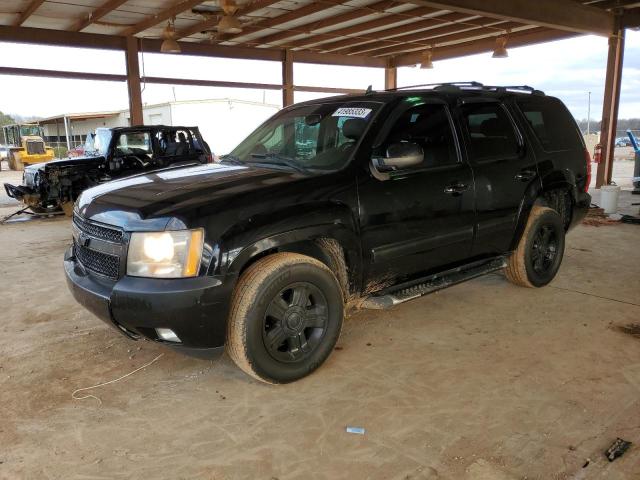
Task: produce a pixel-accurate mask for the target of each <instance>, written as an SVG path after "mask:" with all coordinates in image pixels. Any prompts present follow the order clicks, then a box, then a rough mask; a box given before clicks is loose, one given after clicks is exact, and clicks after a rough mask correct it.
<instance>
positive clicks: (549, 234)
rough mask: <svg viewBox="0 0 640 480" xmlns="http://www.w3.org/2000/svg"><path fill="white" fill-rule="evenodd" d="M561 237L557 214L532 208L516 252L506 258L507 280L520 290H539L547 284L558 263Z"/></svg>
mask: <svg viewBox="0 0 640 480" xmlns="http://www.w3.org/2000/svg"><path fill="white" fill-rule="evenodd" d="M564 234H565V231H564V225H563V222H562V218H561V216H560V215H559V214H558V212H556V211H555V210H553V209H551V208H548V207H541V206H539V205H534V206H533V208H532V209H531V213H530V214H529V219H528V221H527V226H526V228H525V230H524V232H523V234H522V237H520V242H519V243H518V248H516V250H515V251H514V252H513V253H512V254H511V256H510V257H509V260H508V263H507V266H506V268H505V275H506V277H507V279H508V280H509V281H511V282H512V283H515V284H516V285H520V286H523V287H543V286H544V285H547V284H548V283H549V282H551V280H553V278H554V277H555V276H556V273H558V269H559V268H560V263H561V262H562V256H563V254H564Z"/></svg>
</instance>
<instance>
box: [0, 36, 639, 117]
mask: <svg viewBox="0 0 640 480" xmlns="http://www.w3.org/2000/svg"><path fill="white" fill-rule="evenodd" d="M606 58H607V40H606V39H605V38H602V37H595V36H585V37H580V38H575V39H569V40H563V41H558V42H553V43H546V44H540V45H533V46H530V47H522V48H513V49H509V58H506V59H492V58H491V54H490V53H485V54H481V55H474V56H470V57H464V58H458V59H453V60H445V61H441V62H435V68H434V69H433V70H421V69H417V68H401V69H400V70H399V74H398V81H399V82H398V83H399V85H400V86H402V85H414V84H420V83H432V82H444V81H470V80H477V81H480V82H483V83H485V84H491V85H522V84H527V85H531V86H533V87H535V88H538V89H541V90H544V91H545V92H546V93H547V94H551V95H555V96H557V97H559V98H561V99H562V100H563V101H564V102H565V103H566V104H567V106H568V107H569V109H570V110H571V111H572V113H573V114H574V116H575V117H576V118H578V119H582V118H586V117H587V108H588V92H589V91H591V92H592V96H591V118H593V119H599V118H600V116H601V111H602V97H603V89H604V77H605V66H606ZM143 64H144V71H145V72H146V74H147V75H149V76H164V77H172V76H173V77H181V78H199V79H211V80H236V81H247V82H261V83H279V82H280V75H281V67H280V64H279V63H277V62H262V61H246V60H228V59H213V58H200V57H188V56H185V55H157V54H156V55H154V54H147V55H144V62H143ZM0 65H2V66H8V67H24V68H44V69H56V70H71V71H90V72H100V73H118V74H123V73H124V72H125V63H124V54H122V53H121V52H109V51H97V50H89V49H77V48H65V47H45V46H35V45H21V44H9V43H1V42H0ZM0 82H2V95H0V110H1V111H3V112H6V113H17V114H20V115H24V116H32V115H33V116H40V117H47V116H53V115H59V114H63V113H74V112H91V111H102V110H117V109H123V108H127V89H126V85H125V84H123V83H118V82H91V81H81V80H61V79H44V78H29V77H17V76H2V75H0ZM294 82H295V84H296V85H313V86H327V87H346V88H366V87H367V86H368V85H370V84H371V85H373V87H374V88H379V89H381V88H383V87H384V75H383V71H382V70H381V69H371V68H355V67H331V66H324V65H323V66H320V65H306V64H296V65H295V68H294ZM8 92H10V94H8ZM319 96H321V95H317V94H308V93H296V101H302V100H307V99H310V98H314V97H319ZM227 97H230V98H238V99H248V100H255V101H263V100H265V101H266V102H268V103H275V104H280V102H281V94H280V92H279V91H262V90H243V89H230V88H208V87H184V86H175V87H172V86H165V85H146V86H145V87H144V91H143V102H144V103H147V104H153V103H161V102H165V101H169V100H173V99H174V98H175V99H177V100H192V99H204V98H227ZM632 117H636V118H637V117H640V32H637V31H628V32H627V42H626V49H625V67H624V72H623V78H622V98H621V105H620V118H632Z"/></svg>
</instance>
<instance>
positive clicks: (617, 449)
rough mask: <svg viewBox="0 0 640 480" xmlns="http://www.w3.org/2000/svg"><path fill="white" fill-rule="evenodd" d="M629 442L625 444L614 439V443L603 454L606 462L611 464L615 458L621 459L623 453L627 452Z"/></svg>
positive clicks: (618, 439) (623, 441)
mask: <svg viewBox="0 0 640 480" xmlns="http://www.w3.org/2000/svg"><path fill="white" fill-rule="evenodd" d="M630 446H631V442H627V441H626V440H623V439H621V438H616V441H615V442H613V444H612V445H611V446H610V447H609V448H608V449H607V451H606V452H604V454H605V456H606V457H607V460H609V461H610V462H613V461H614V460H615V459H616V458H618V457H621V456H622V455H623V454H624V452H626V451H627V450H629V447H630Z"/></svg>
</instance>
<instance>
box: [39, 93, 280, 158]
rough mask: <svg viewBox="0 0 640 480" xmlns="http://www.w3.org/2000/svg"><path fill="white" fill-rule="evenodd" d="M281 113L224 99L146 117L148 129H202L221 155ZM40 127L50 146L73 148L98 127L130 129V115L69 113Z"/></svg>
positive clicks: (158, 108) (156, 108) (146, 111)
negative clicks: (155, 126) (157, 127)
mask: <svg viewBox="0 0 640 480" xmlns="http://www.w3.org/2000/svg"><path fill="white" fill-rule="evenodd" d="M278 109H279V107H278V106H277V105H271V104H267V103H259V102H250V101H246V100H234V99H229V98H224V99H211V100H184V101H175V102H167V103H159V104H156V105H145V106H144V107H143V115H144V123H145V125H174V126H186V127H192V126H196V127H199V128H200V133H201V134H202V136H203V138H204V139H205V140H206V142H207V143H208V144H209V145H210V146H211V148H212V150H213V151H214V152H215V153H216V154H217V155H222V154H225V153H228V152H229V151H231V150H232V149H233V148H234V147H235V146H236V145H237V144H238V143H240V141H241V140H243V139H244V138H245V137H246V136H247V135H248V134H249V133H251V132H252V131H253V130H254V129H255V128H256V127H257V126H258V125H260V124H261V123H262V122H264V121H265V120H266V119H267V118H269V117H271V116H272V115H273V114H274V113H276V112H277V111H278ZM39 123H40V124H41V125H43V126H44V132H45V140H46V142H47V144H50V145H64V146H66V147H67V148H73V147H76V146H79V145H82V144H83V143H84V141H85V139H86V137H87V134H89V133H90V132H93V131H94V130H95V129H96V128H98V127H107V128H114V127H125V126H128V125H129V111H128V110H122V111H112V112H90V113H69V114H65V115H57V116H54V117H49V118H44V119H42V120H40V122H39ZM66 132H68V134H69V138H68V139H67V135H66ZM67 140H68V141H67Z"/></svg>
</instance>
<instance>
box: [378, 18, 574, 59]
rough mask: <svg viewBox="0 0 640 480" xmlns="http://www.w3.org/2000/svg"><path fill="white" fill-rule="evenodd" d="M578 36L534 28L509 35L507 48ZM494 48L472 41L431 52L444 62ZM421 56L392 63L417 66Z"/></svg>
mask: <svg viewBox="0 0 640 480" xmlns="http://www.w3.org/2000/svg"><path fill="white" fill-rule="evenodd" d="M578 35H579V34H578V33H575V32H566V31H559V30H552V29H548V28H535V29H533V30H526V31H524V32H515V33H512V34H511V35H509V41H508V43H507V48H515V47H523V46H526V45H533V44H536V43H544V42H551V41H555V40H564V39H566V38H572V37H575V36H578ZM494 47H495V39H494V38H485V39H480V40H472V41H469V42H464V43H458V44H455V45H450V46H443V47H438V48H435V49H434V50H433V60H434V61H436V60H446V59H448V58H457V57H465V56H468V55H476V54H478V53H484V52H491V51H493V49H494ZM421 55H422V52H412V53H407V54H404V55H400V56H398V57H395V58H394V62H395V64H396V66H398V67H404V66H409V65H417V64H418V63H420V61H421ZM381 60H382V59H381ZM489 60H490V59H489ZM496 61H499V60H496Z"/></svg>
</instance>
